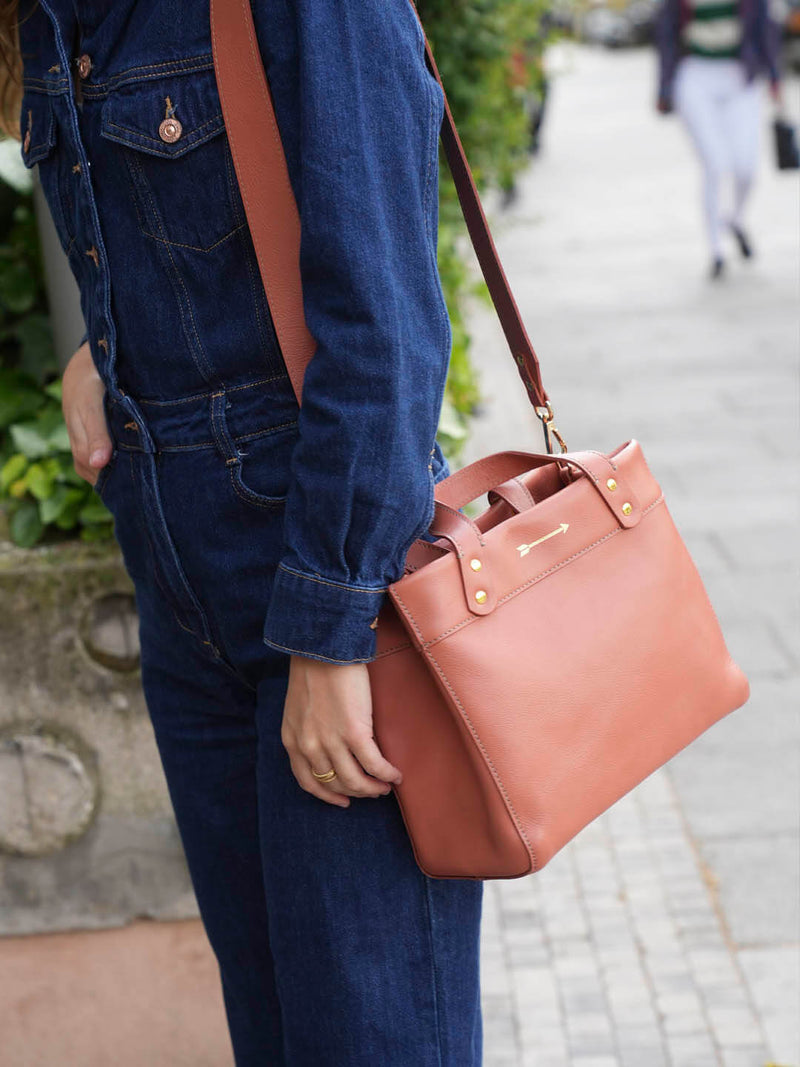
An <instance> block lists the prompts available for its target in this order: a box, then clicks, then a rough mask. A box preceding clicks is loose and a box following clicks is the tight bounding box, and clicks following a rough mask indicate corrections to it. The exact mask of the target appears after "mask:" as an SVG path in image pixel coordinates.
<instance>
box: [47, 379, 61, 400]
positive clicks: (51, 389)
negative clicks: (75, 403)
mask: <svg viewBox="0 0 800 1067" xmlns="http://www.w3.org/2000/svg"><path fill="white" fill-rule="evenodd" d="M61 385H62V382H61V379H60V378H54V379H53V381H52V382H48V383H47V385H46V386H45V387H44V391H45V392H46V393H47V395H48V396H51V397H52V398H53V400H57V401H58V402H59V404H60V403H61V395H62V389H61Z"/></svg>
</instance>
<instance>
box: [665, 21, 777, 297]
mask: <svg viewBox="0 0 800 1067" xmlns="http://www.w3.org/2000/svg"><path fill="white" fill-rule="evenodd" d="M656 41H657V45H658V53H659V65H660V71H659V91H658V110H659V111H661V112H662V113H664V114H666V113H668V112H670V111H673V110H674V111H676V112H677V113H678V114H679V115H680V117H681V119H682V120H683V123H684V125H685V127H686V130H687V131H688V134H689V136H690V137H691V140H692V143H693V144H694V147H695V150H696V152H697V155H698V158H699V161H700V164H701V167H702V172H703V209H704V213H705V220H706V227H707V231H708V241H709V248H710V252H711V272H710V273H711V277H712V278H719V277H721V276H722V274H723V273H724V267H725V259H724V255H723V244H722V238H723V233H724V232H725V231H726V230H728V231H729V232H730V233H731V234H732V235H733V237H734V238H735V240H736V243H737V244H738V246H739V250H740V252H741V254H742V255H743V256H745V257H747V258H749V257H750V256H752V255H753V245H752V242H751V240H750V237H749V235H748V233H747V231H746V230H745V227H744V221H743V216H744V209H745V206H746V204H747V200H748V197H749V194H750V191H751V189H752V187H753V182H754V179H755V176H756V170H757V166H758V156H759V143H760V128H761V121H762V119H761V97H760V91H759V85H758V80H757V79H758V75H760V74H761V73H763V72H766V74H767V75H768V77H769V82H770V90H771V93H772V97H773V99H774V100H775V102H776V103H777V104H780V99H781V76H780V68H779V47H780V28H779V26H778V25H777V24H776V23H775V22H774V21H773V19H772V18H771V17H770V13H769V11H768V0H662V6H661V8H660V11H659V15H658V20H657V25H656ZM726 179H727V180H730V181H732V205H731V208H730V209H729V210H725V209H724V208H723V183H724V182H725V181H726Z"/></svg>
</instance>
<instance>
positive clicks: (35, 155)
mask: <svg viewBox="0 0 800 1067" xmlns="http://www.w3.org/2000/svg"><path fill="white" fill-rule="evenodd" d="M20 132H21V134H22V144H21V146H20V156H21V158H22V162H23V163H24V165H25V166H26V167H27V168H28V169H29V170H30V169H32V168H33V167H37V166H38V172H39V181H40V182H41V186H42V192H43V193H44V196H45V200H46V201H47V206H48V208H49V209H50V214H51V215H52V217H53V223H54V225H55V228H56V231H57V233H58V238H59V240H60V242H61V246H62V248H63V249H64V251H65V252H69V251H70V248H71V246H72V243H73V240H74V225H73V213H74V205H75V198H74V196H73V192H72V184H71V179H72V180H73V181H74V177H73V175H71V174H67V173H66V168H67V166H68V161H67V154H68V153H65V152H63V151H58V152H57V151H56V148H57V147H58V140H59V128H58V122H57V119H56V113H55V105H54V103H53V101H52V100H51V98H50V96H49V95H48V94H46V93H37V92H31V91H28V92H26V93H25V94H24V95H23V99H22V108H21V111H20Z"/></svg>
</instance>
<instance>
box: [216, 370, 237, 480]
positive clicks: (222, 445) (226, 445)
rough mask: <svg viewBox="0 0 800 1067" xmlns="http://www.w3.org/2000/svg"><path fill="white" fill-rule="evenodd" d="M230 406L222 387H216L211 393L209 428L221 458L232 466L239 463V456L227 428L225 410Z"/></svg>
mask: <svg viewBox="0 0 800 1067" xmlns="http://www.w3.org/2000/svg"><path fill="white" fill-rule="evenodd" d="M230 406H231V402H230V400H228V396H227V393H226V392H225V390H224V389H218V390H217V391H216V392H214V393H212V394H211V429H212V432H213V434H214V440H215V441H216V444H217V448H218V449H219V451H220V453H221V455H222V458H223V459H224V460H225V462H226V463H227V464H229V465H231V466H233V465H234V464H237V463H241V458H240V456H239V450H238V449H237V447H236V445H235V444H234V441H233V438H232V437H231V435H230V431H229V430H228V420H227V417H226V415H225V412H226V411H227V409H228V408H229V407H230Z"/></svg>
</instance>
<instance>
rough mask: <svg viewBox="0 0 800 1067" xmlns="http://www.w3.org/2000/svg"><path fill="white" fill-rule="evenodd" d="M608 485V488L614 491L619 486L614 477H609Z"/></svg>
mask: <svg viewBox="0 0 800 1067" xmlns="http://www.w3.org/2000/svg"><path fill="white" fill-rule="evenodd" d="M606 485H607V486H608V488H609V489H610V491H611V492H612V493H613V492H614V490H615V489H616V488H617V483H616V482H615V481H614V479H613V478H609V479H608V481H607V482H606Z"/></svg>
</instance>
